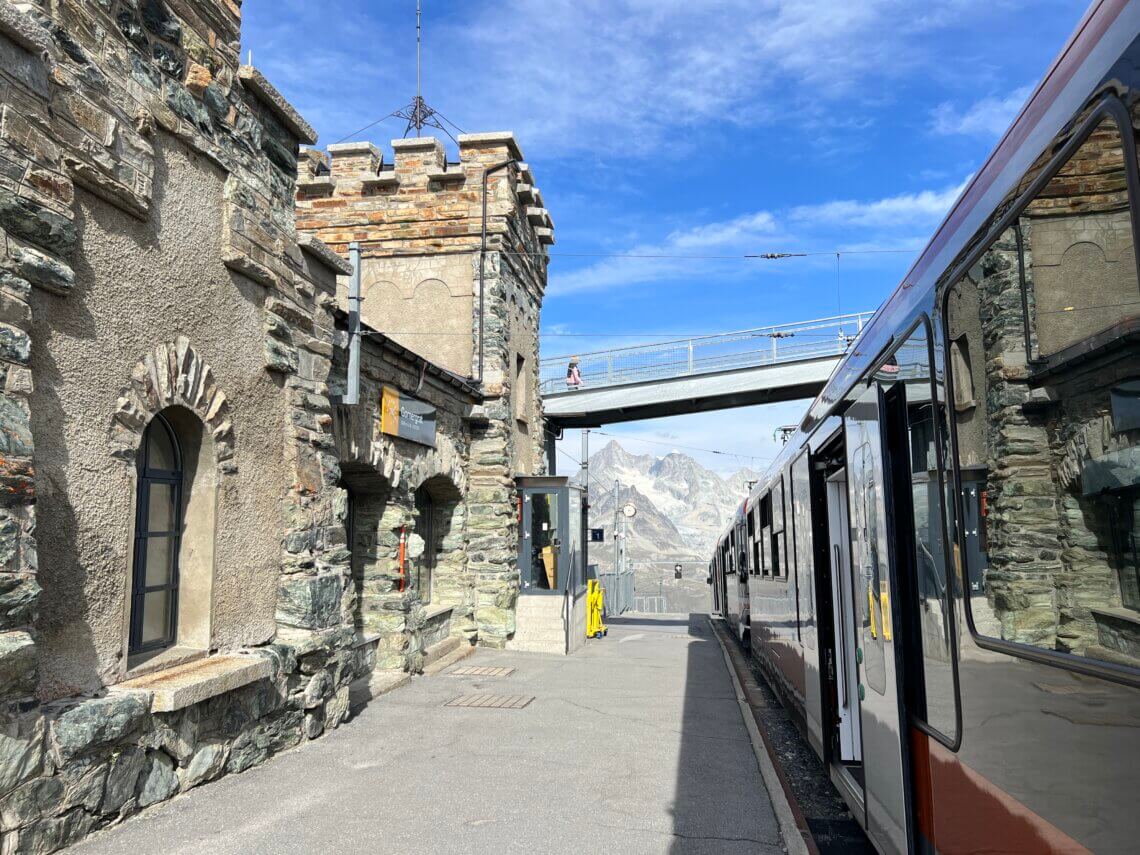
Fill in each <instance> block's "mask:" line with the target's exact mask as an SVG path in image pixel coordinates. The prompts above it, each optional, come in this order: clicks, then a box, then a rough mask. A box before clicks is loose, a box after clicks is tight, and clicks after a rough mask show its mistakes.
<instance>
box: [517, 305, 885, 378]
mask: <svg viewBox="0 0 1140 855" xmlns="http://www.w3.org/2000/svg"><path fill="white" fill-rule="evenodd" d="M872 314H873V313H872V312H857V313H854V314H848V315H836V316H835V317H831V318H819V319H817V320H812V321H801V322H799V323H791V324H777V325H773V326H767V327H756V328H754V329H748V330H737V331H736V332H726V333H717V334H714V335H705V336H693V337H690V338H679V339H673V340H670V341H659V342H652V343H649V344H638V345H631V346H629V347H620V348H615V349H613V350H598V351H592V352H589V353H582V354H579V355H578V359H579V363H578V370H579V372H580V373H581V376H582V388H587V389H597V388H599V387H601V388H604V387H607V386H620V385H623V384H625V383H642V382H646V381H649V380H668V379H673V378H676V377H690V376H696V375H700V374H711V373H714V372H718V371H729V370H733V369H740V368H756V367H759V366H763V365H773V364H776V363H781V362H798V361H800V360H803V359H817V358H819V357H823V356H832V355H834V356H841V355H842V354H843V353H845V352H846V351H847V348H848V346H849V345H850V344H851V342H852V341H854V340H855V337H856V336H857V335H858V334H859V333H860V332H861V331H862V330H863V327H864V326H865V325H866V323H867V321H869V320H870V319H871V315H872ZM569 363H570V355H569V354H567V355H565V356H552V357H548V358H546V359H543V360H541V361H540V362H539V378H540V384H541V389H542V393H543V394H544V395H550V394H553V393H556V392H566V391H569V387H567V385H566V372H567V368H568V366H569Z"/></svg>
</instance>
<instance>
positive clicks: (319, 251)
mask: <svg viewBox="0 0 1140 855" xmlns="http://www.w3.org/2000/svg"><path fill="white" fill-rule="evenodd" d="M297 245H298V246H299V247H301V249H303V250H304V251H305V252H307V253H309V255H311V256H313V258H315V259H316V260H317V261H319V262H321V263H322V264H323V265H325V267H328V268H329V269H331V270H334V271H336V272H337V273H339V274H341V275H342V276H348V275H350V274H351V273H352V265H351V264H350V263H349V262H348V261H347V260H346V259H344V258H341V257H340V256H339V255H337V254H336V253H335V252H333V251H332V250H331V249H329V246H328V244H326V243H325V242H324V241H322V240H320V239H319V238H317V237H316V236H315V235H311V234H309V233H308V232H298V233H297Z"/></svg>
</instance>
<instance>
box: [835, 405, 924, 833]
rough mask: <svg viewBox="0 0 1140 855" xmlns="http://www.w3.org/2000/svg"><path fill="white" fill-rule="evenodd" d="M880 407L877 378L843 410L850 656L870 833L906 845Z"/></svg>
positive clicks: (901, 732)
mask: <svg viewBox="0 0 1140 855" xmlns="http://www.w3.org/2000/svg"><path fill="white" fill-rule="evenodd" d="M882 412H883V406H882V392H881V391H880V389H879V386H878V384H877V383H876V384H872V385H871V387H870V388H869V389H867V391H866V392H865V393H864V394H863V395H862V396H861V397H860V398H859V399H858V400H857V401H856V402H855V403H854V404H853V405H852V406H851V408H850V409H849V410H848V411H847V413H846V414H845V424H846V445H847V488H848V517H849V523H850V531H851V568H852V576H853V582H854V584H855V590H854V592H853V593H854V597H853V599H854V603H853V606H854V609H855V617H856V627H855V630H856V644H857V647H856V651H855V659H856V668H857V675H858V686H857V693H858V699H859V725H860V730H861V732H862V740H863V791H864V798H865V801H866V811H867V833H868V834H869V835H870V836H871V837H872V839H874V841H875V842H876V844H877V845H878V848H879V849H880V850H881V851H883V852H907V851H909V850H910V836H911V829H910V822H909V819H908V808H907V805H908V798H907V780H908V778H907V774H906V730H905V728H904V721H905V720H904V717H903V702H902V697H903V694H902V691H901V689H902V687H901V686H900V680H899V673H900V669H899V667H898V665H899V663H897V662H896V648H895V645H894V632H895V622H894V616H893V610H892V607H891V601H892V598H893V597H894V596H895V594H896V590H897V586H896V585H895V584H894V581H893V579H892V573H891V549H890V543H891V537H890V530H889V529H890V521H889V519H888V517H887V493H886V486H887V485H886V481H885V479H884V466H883V451H884V449H883V437H882V432H881V428H880V413H882Z"/></svg>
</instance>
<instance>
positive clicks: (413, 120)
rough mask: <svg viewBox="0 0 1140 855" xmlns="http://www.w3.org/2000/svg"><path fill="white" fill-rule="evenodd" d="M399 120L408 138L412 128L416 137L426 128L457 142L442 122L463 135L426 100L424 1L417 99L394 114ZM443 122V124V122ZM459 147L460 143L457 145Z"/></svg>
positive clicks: (418, 26)
mask: <svg viewBox="0 0 1140 855" xmlns="http://www.w3.org/2000/svg"><path fill="white" fill-rule="evenodd" d="M392 115H393V116H394V117H395V118H397V119H403V120H404V121H406V122H407V123H408V124H407V126H406V127H405V128H404V136H405V137H406V136H407V135H408V134H409V133H411V130H412V128H415V130H416V136H417V137H418V136H420V135H421V133H422V132H423V129H424V128H425V127H429V128H436V129H437V130H440V131H443V132H444V133H445V134H447V135H448V137H450V138H451V141H452V142H456V139H455V137H454V136H452V135H451V131H449V130H448V129H447V128H446V127H445V126H444V125H443V123H442V122H447V124H448V125H451V127H453V128H455V130H457V131H459V133H463V129H462V128H460V127H459V126H458V125H457V124H455V122H453V121H451V120H450V119H448V118H447V116H445V115H443V113H440V112H439V111H437V110H435V109H433V108H432V107H431V106H429V105H428V102H427V101H425V100H424V96H423V9H422V0H416V97H415V98H413V99H412V103H411V104H408V105H407V106H406V107H403V108H401V109H399V110H397V111H396V112H395V113H393V114H392ZM441 120H442V122H441ZM456 144H457V145H458V143H456Z"/></svg>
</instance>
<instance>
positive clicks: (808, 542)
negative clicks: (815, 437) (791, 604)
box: [791, 451, 815, 650]
mask: <svg viewBox="0 0 1140 855" xmlns="http://www.w3.org/2000/svg"><path fill="white" fill-rule="evenodd" d="M791 487H792V534H793V536H794V537H795V544H796V551H795V559H796V568H797V569H796V574H797V579H798V586H797V588H798V597H799V610H800V624H799V625H800V635H801V638H802V639H803V643H804V644H805V645H807V646H808V648H810V649H813V650H814V649H815V580H814V579H813V577H812V568H813V567H814V566H815V557H814V555H813V554H812V530H811V465H810V461H809V459H808V454H807V452H806V451H805V452H804V453H803V454H801V455H800V456H799V458H797V460H796V461H795V463H793V464H792V478H791Z"/></svg>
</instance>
